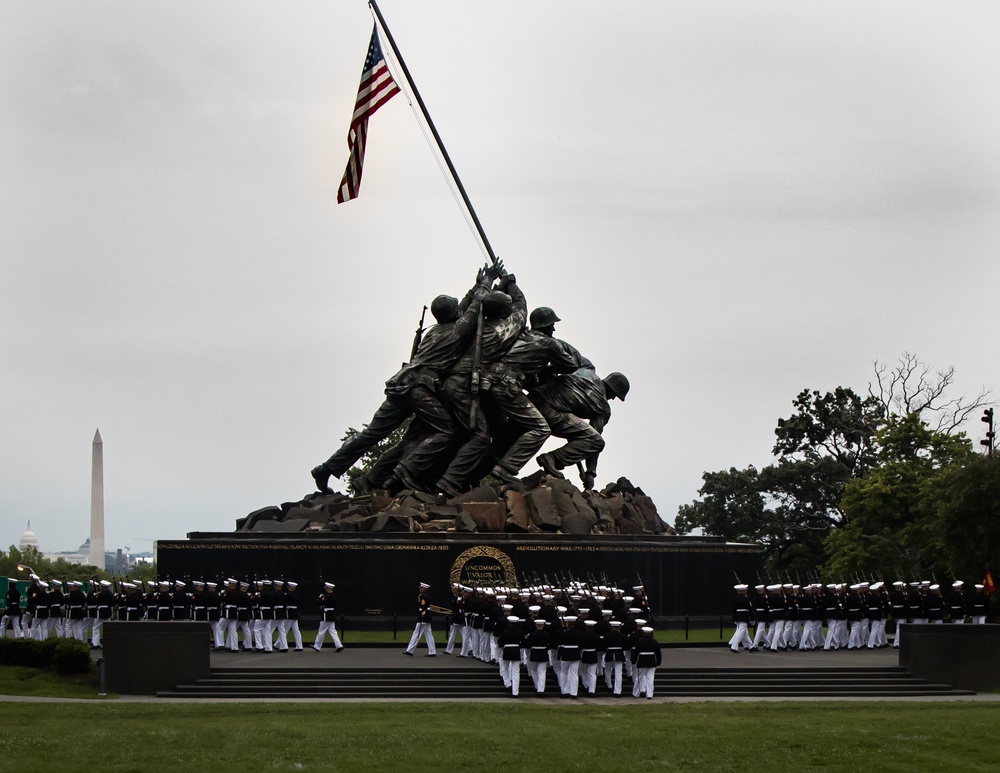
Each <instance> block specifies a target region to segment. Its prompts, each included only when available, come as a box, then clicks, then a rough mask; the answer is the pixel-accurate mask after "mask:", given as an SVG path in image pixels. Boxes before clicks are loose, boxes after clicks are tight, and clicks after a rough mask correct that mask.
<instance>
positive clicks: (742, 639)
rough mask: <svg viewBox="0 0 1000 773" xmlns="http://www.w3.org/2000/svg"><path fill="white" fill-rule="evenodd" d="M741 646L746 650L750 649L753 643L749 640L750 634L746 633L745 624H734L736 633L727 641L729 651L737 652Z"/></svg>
mask: <svg viewBox="0 0 1000 773" xmlns="http://www.w3.org/2000/svg"><path fill="white" fill-rule="evenodd" d="M741 644H742V645H743V646H744V647H746V648H747V649H750V648H751V647H752V646H753V642H752V641H751V640H750V634H749V633H748V632H747V624H746V623H737V624H736V633H734V634H733V638H731V639H730V640H729V649H731V650H732V651H733V652H736V651H737V650H739V648H740V645H741Z"/></svg>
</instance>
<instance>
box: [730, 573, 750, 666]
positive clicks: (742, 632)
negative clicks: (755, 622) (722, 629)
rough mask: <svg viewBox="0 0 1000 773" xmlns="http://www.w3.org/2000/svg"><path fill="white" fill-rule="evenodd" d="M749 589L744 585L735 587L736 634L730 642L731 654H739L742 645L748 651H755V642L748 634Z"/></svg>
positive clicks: (740, 584)
mask: <svg viewBox="0 0 1000 773" xmlns="http://www.w3.org/2000/svg"><path fill="white" fill-rule="evenodd" d="M747 587H748V586H746V585H744V584H743V583H739V584H737V585H734V586H733V588H734V589H735V590H736V597H735V598H734V599H733V623H734V625H735V626H736V633H734V634H733V636H732V638H731V639H730V640H729V649H730V651H731V652H739V651H740V646H741V645H742V646H743V647H744V648H746V649H747V650H752V649H753V642H752V641H751V640H750V634H749V633H747V626H748V625H750V599H748V598H747Z"/></svg>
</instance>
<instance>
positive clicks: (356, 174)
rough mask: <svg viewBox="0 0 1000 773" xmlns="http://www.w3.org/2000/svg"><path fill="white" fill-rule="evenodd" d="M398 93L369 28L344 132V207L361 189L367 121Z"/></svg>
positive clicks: (339, 198) (375, 31)
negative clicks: (348, 124) (347, 154)
mask: <svg viewBox="0 0 1000 773" xmlns="http://www.w3.org/2000/svg"><path fill="white" fill-rule="evenodd" d="M398 92H399V87H398V86H397V85H396V82H395V81H393V79H392V75H390V74H389V69H388V68H387V67H386V66H385V57H384V56H383V55H382V46H381V45H379V41H378V28H377V27H375V28H374V29H372V42H371V43H369V44H368V56H367V57H366V58H365V67H364V70H362V72H361V85H360V86H359V87H358V98H357V101H356V102H355V103H354V116H353V117H352V118H351V130H350V131H349V132H348V133H347V147H348V148H349V149H350V151H351V157H350V159H349V160H348V162H347V170H346V171H345V172H344V179H343V180H341V182H340V190H339V191H337V203H338V204H343V203H344V202H345V201H350V200H351V199H353V198H356V197H357V195H358V189H359V188H360V187H361V170H362V167H363V166H364V163H365V141H366V140H367V138H368V118H369V116H371V115H372V113H374V112H375V111H376V110H378V109H379V108H380V107H382V105H384V104H385V103H386V102H388V101H389V100H390V99H391V98H392V97H393V96H394V95H395V94H397V93H398Z"/></svg>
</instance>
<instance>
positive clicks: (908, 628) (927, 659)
mask: <svg viewBox="0 0 1000 773" xmlns="http://www.w3.org/2000/svg"><path fill="white" fill-rule="evenodd" d="M899 665H901V666H902V667H903V668H905V669H906V670H907V671H909V672H910V673H911V674H913V675H914V676H916V677H919V678H921V679H926V680H928V681H929V682H934V683H940V684H950V685H951V686H952V687H958V688H960V689H962V690H975V691H976V692H984V691H988V690H996V689H1000V625H966V624H963V625H957V624H951V623H942V624H941V625H932V624H929V623H927V624H924V623H921V624H915V623H904V624H903V626H902V628H901V637H900V640H899Z"/></svg>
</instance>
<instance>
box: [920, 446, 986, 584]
mask: <svg viewBox="0 0 1000 773" xmlns="http://www.w3.org/2000/svg"><path fill="white" fill-rule="evenodd" d="M937 484H938V485H937V487H936V493H937V516H938V520H937V531H938V540H939V541H940V544H941V546H942V553H943V555H942V557H943V559H944V560H945V561H947V564H948V568H949V569H950V570H951V571H952V572H953V573H954V574H955V576H956V577H960V578H965V579H969V580H975V581H978V578H980V577H982V576H983V574H984V573H985V570H986V567H987V566H994V565H996V561H997V555H998V553H1000V456H984V455H975V456H973V458H972V459H970V460H968V461H966V462H965V463H964V464H961V465H953V466H952V467H949V468H948V469H946V470H943V471H942V474H941V475H940V476H939V479H938V481H937Z"/></svg>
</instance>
